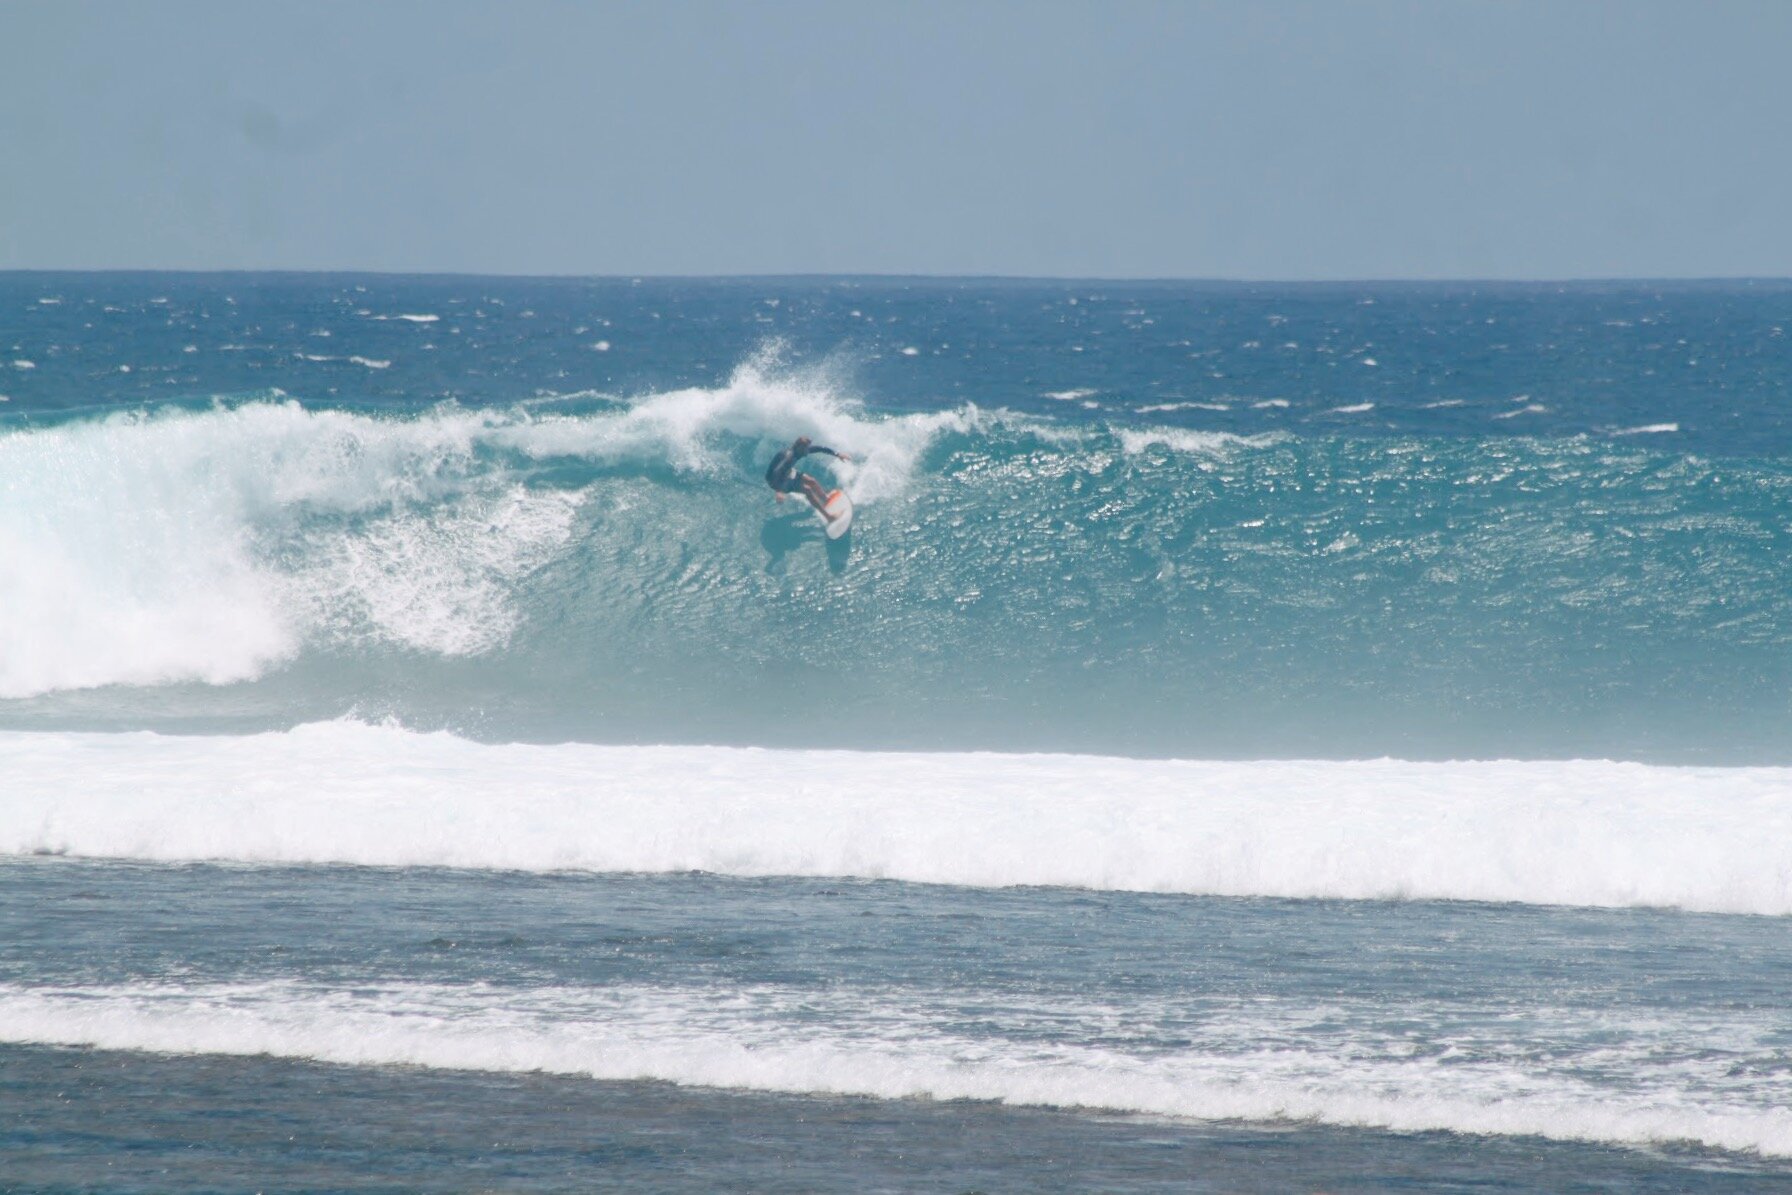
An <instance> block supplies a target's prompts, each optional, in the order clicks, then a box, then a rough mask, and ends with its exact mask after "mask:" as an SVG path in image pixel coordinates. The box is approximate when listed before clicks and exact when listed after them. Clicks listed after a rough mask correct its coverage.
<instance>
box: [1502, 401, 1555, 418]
mask: <svg viewBox="0 0 1792 1195" xmlns="http://www.w3.org/2000/svg"><path fill="white" fill-rule="evenodd" d="M1548 411H1549V408H1548V407H1546V406H1544V405H1543V404H1542V403H1540V402H1534V403H1531V404H1530V405H1529V406H1524V407H1519V408H1518V409H1517V410H1516V411H1502V412H1500V413H1499V414H1498V415H1495V416H1494V418H1495V419H1512V418H1514V417H1516V416H1519V415H1542V414H1545V413H1547V412H1548Z"/></svg>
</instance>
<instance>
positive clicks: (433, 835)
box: [0, 723, 1792, 915]
mask: <svg viewBox="0 0 1792 1195" xmlns="http://www.w3.org/2000/svg"><path fill="white" fill-rule="evenodd" d="M0 772H3V773H4V774H5V775H6V776H7V778H8V789H9V791H8V795H7V803H8V817H7V818H6V819H5V821H4V823H3V824H0V855H24V854H71V855H84V856H97V857H114V858H130V859H144V860H162V861H180V860H225V861H234V862H245V863H281V864H290V863H351V864H363V865H376V866H401V867H412V866H446V867H458V868H479V869H507V870H520V871H536V872H548V871H559V870H567V869H577V870H585V871H594V872H686V871H708V872H716V873H722V874H731V875H743V876H771V875H791V876H847V877H862V878H871V879H899V880H908V881H917V882H924V883H936V884H955V885H969V886H978V887H1004V886H1017V885H1026V886H1042V885H1043V886H1057V887H1068V888H1084V889H1097V890H1130V891H1150V892H1176V893H1196V894H1218V895H1241V896H1279V897H1320V898H1334V899H1390V898H1401V899H1404V898H1415V899H1455V900H1475V901H1503V902H1515V903H1526V904H1546V905H1581V906H1672V907H1678V908H1685V909H1693V910H1704V911H1710V912H1728V913H1752V914H1769V915H1784V914H1792V769H1786V768H1684V767H1660V766H1650V765H1644V764H1614V763H1592V762H1582V763H1555V762H1538V763H1448V764H1446V763H1433V764H1427V763H1403V762H1398V761H1393V760H1380V761H1358V762H1335V763H1334V762H1295V761H1289V762H1256V763H1234V764H1227V763H1197V762H1180V761H1152V760H1127V759H1111V758H1099V757H1086V756H1065V755H1035V756H1004V755H996V754H990V753H979V754H923V753H890V754H880V753H872V752H842V751H776V750H763V749H740V748H726V747H706V748H701V747H628V746H615V747H606V746H597V745H592V744H562V745H556V746H536V745H530V744H497V745H492V744H481V743H476V742H471V741H469V740H465V739H459V738H454V737H452V736H449V735H447V734H444V733H440V732H437V733H434V734H417V733H414V732H410V731H404V730H399V729H396V728H391V727H373V726H364V725H359V724H354V723H337V724H326V725H315V726H306V727H301V728H300V729H298V730H296V731H292V732H288V733H281V734H263V735H245V736H204V737H186V736H158V735H153V734H145V733H134V734H122V735H99V734H50V733H18V732H7V733H0Z"/></svg>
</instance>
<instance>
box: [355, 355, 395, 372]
mask: <svg viewBox="0 0 1792 1195" xmlns="http://www.w3.org/2000/svg"><path fill="white" fill-rule="evenodd" d="M349 360H350V361H353V362H354V363H355V364H356V365H365V366H366V367H367V368H368V369H385V368H386V367H388V366H389V365H391V364H392V362H390V361H376V360H374V359H373V358H372V357H350V358H349Z"/></svg>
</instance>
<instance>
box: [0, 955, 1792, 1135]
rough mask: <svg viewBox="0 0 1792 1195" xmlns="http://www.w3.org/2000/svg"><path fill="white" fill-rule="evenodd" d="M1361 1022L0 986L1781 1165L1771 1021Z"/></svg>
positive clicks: (775, 1000) (17, 993)
mask: <svg viewBox="0 0 1792 1195" xmlns="http://www.w3.org/2000/svg"><path fill="white" fill-rule="evenodd" d="M1367 1011H1368V1012H1369V1013H1372V1014H1376V1015H1371V1016H1365V1015H1364V1012H1365V1010H1363V1009H1359V1008H1356V1007H1354V1006H1352V1005H1351V1004H1350V1002H1349V1001H1347V1000H1341V1001H1338V1002H1335V1003H1334V1004H1331V1005H1328V1006H1326V1007H1322V1008H1320V1007H1312V1006H1302V1005H1296V1004H1292V1003H1288V1002H1282V1001H1273V1000H1256V1001H1251V1002H1247V1003H1245V1004H1242V1005H1235V1006H1231V1007H1225V1006H1222V1007H1219V1008H1214V1007H1211V1006H1208V1005H1191V1006H1189V1007H1176V1006H1173V1005H1168V1004H1166V1005H1164V1006H1162V1007H1159V1006H1155V1005H1153V1004H1152V1003H1151V1002H1145V1003H1143V1004H1138V1003H1134V1004H1129V1005H1128V1006H1127V1007H1126V1008H1125V1009H1124V1010H1118V1009H1115V1008H1114V1007H1111V1006H1107V1005H1102V1006H1093V1005H1083V1004H1079V1003H1077V1002H1075V1001H1074V1000H1070V999H1065V998H1051V997H1032V998H1017V997H1015V996H1014V995H1012V994H1008V993H1002V992H981V991H978V992H957V991H954V992H936V991H929V990H926V989H918V990H917V989H910V988H893V989H876V988H833V989H816V988H811V987H781V986H769V985H768V986H754V987H747V988H728V989H726V990H721V991H710V990H707V989H698V990H692V989H688V988H675V987H649V986H612V987H596V988H575V987H548V988H515V987H503V988H497V987H488V986H482V985H470V986H469V985H455V986H449V985H427V984H379V983H371V982H361V983H357V984H355V985H354V986H353V987H352V988H348V989H344V988H339V987H336V988H325V987H320V986H312V985H308V984H302V983H298V982H292V981H276V982H266V983H259V984H253V983H243V984H218V985H197V986H187V987H175V986H162V985H150V984H144V985H134V986H118V987H78V988H45V987H30V986H23V985H19V984H0V1041H8V1042H21V1043H24V1042H29V1043H45V1044H57V1045H68V1046H87V1047H97V1048H102V1049H130V1050H150V1051H156V1052H161V1053H174V1054H197V1053H210V1054H233V1055H250V1054H272V1055H277V1056H282V1057H294V1058H306V1059H316V1060H320V1061H326V1062H334V1063H340V1064H348V1065H363V1066H366V1065H410V1066H426V1067H445V1068H457V1069H472V1070H486V1071H497V1072H531V1071H543V1072H548V1073H558V1074H573V1075H588V1076H591V1077H594V1078H598V1079H609V1080H638V1079H655V1080H662V1081H670V1082H674V1083H680V1084H686V1085H693V1086H697V1085H700V1086H708V1087H727V1088H740V1089H749V1090H761V1091H788V1092H814V1093H826V1094H857V1095H871V1096H881V1097H886V1098H917V1097H920V1098H933V1099H979V1100H1000V1101H1004V1102H1007V1103H1013V1104H1028V1105H1043V1106H1049V1107H1092V1108H1105V1109H1115V1110H1123V1111H1132V1112H1144V1113H1153V1114H1158V1115H1168V1116H1180V1117H1190V1118H1197V1119H1247V1120H1259V1121H1265V1120H1313V1121H1319V1122H1323V1123H1329V1124H1341V1125H1357V1126H1371V1127H1378V1128H1386V1129H1393V1130H1397V1131H1407V1132H1413V1131H1436V1130H1446V1131H1455V1132H1467V1133H1480V1134H1493V1135H1503V1134H1524V1135H1536V1136H1541V1137H1547V1138H1554V1139H1558V1140H1563V1139H1566V1140H1587V1141H1598V1142H1609V1143H1620V1144H1638V1145H1640V1144H1650V1143H1669V1142H1685V1141H1691V1142H1696V1143H1698V1144H1701V1145H1705V1146H1711V1147H1717V1148H1721V1149H1729V1150H1744V1151H1754V1152H1758V1153H1761V1154H1767V1155H1776V1156H1786V1155H1792V1111H1789V1110H1788V1109H1787V1108H1786V1107H1785V1103H1786V1100H1787V1098H1788V1097H1789V1096H1792V1091H1788V1084H1787V1080H1786V1078H1785V1075H1784V1068H1783V1067H1776V1066H1773V1065H1772V1060H1773V1058H1774V1057H1775V1054H1776V1050H1775V1048H1774V1046H1773V1042H1774V1040H1775V1034H1776V1030H1777V1028H1778V1026H1777V1024H1776V1023H1775V1021H1774V1018H1771V1017H1770V1018H1765V1019H1763V1018H1755V1019H1754V1021H1753V1022H1747V1021H1745V1022H1744V1023H1738V1022H1737V1021H1736V1020H1735V1019H1734V1018H1730V1019H1724V1020H1716V1019H1710V1018H1700V1017H1699V1016H1697V1015H1696V1014H1688V1013H1681V1014H1677V1015H1675V1014H1669V1015H1662V1014H1657V1015H1656V1016H1654V1017H1653V1018H1652V1019H1644V1020H1640V1021H1639V1020H1637V1019H1634V1018H1626V1017H1624V1016H1623V1015H1621V1014H1619V1015H1615V1016H1611V1017H1610V1018H1609V1023H1607V1022H1606V1021H1603V1020H1601V1019H1600V1018H1598V1017H1596V1016H1592V1015H1589V1014H1587V1013H1586V1012H1585V1011H1583V1010H1576V1009H1550V1008H1527V1009H1525V1010H1524V1015H1523V1017H1522V1019H1521V1021H1520V1023H1519V1024H1518V1025H1517V1026H1515V1027H1514V1029H1513V1030H1510V1031H1506V1032H1504V1033H1503V1032H1502V1029H1501V1021H1502V1019H1509V1014H1510V1010H1507V1009H1501V1008H1498V1007H1489V1008H1486V1009H1479V1010H1477V1009H1474V1008H1473V1007H1472V1006H1471V1007H1467V1008H1455V1007H1449V1006H1445V1007H1441V1008H1440V1007H1433V1006H1426V1005H1419V1006H1415V1007H1413V1008H1411V1009H1408V1010H1406V1011H1405V1012H1404V1014H1403V1015H1402V1017H1401V1018H1400V1019H1399V1021H1398V1022H1397V1023H1396V1024H1395V1025H1393V1026H1386V1025H1385V1021H1386V1016H1385V1010H1384V1009H1379V1008H1375V1009H1369V1010H1367ZM1465 1012H1466V1013H1468V1014H1469V1015H1468V1016H1466V1017H1465V1016H1463V1014H1464V1013H1465ZM1476 1013H1479V1015H1475V1014H1476ZM1502 1014H1506V1015H1505V1016H1502ZM1117 1016H1123V1017H1124V1020H1125V1024H1126V1026H1127V1032H1125V1033H1123V1034H1118V1035H1117V1034H1116V1033H1115V1031H1114V1030H1115V1019H1116V1017H1117ZM1166 1019H1167V1020H1168V1021H1169V1023H1170V1024H1171V1025H1173V1027H1174V1032H1173V1033H1172V1034H1164V1036H1167V1037H1169V1038H1170V1039H1171V1040H1170V1041H1169V1042H1156V1041H1154V1038H1155V1036H1157V1035H1159V1034H1163V1028H1162V1027H1163V1026H1164V1025H1165V1023H1166ZM967 1023H969V1024H970V1025H974V1026H976V1027H977V1028H976V1029H974V1030H973V1029H961V1028H958V1026H964V1025H966V1024H967ZM1539 1039H1540V1040H1539ZM1751 1061H1753V1062H1757V1063H1758V1065H1756V1066H1754V1067H1749V1066H1746V1065H1745V1066H1744V1067H1742V1068H1740V1070H1741V1073H1738V1070H1737V1068H1736V1066H1735V1064H1736V1063H1738V1062H1743V1063H1748V1062H1751Z"/></svg>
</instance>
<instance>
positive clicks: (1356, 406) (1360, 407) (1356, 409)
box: [1326, 402, 1375, 415]
mask: <svg viewBox="0 0 1792 1195" xmlns="http://www.w3.org/2000/svg"><path fill="white" fill-rule="evenodd" d="M1374 409H1375V404H1374V403H1372V402H1358V403H1351V404H1350V405H1349V406H1347V407H1333V408H1331V409H1330V410H1329V411H1327V412H1326V414H1328V415H1361V414H1362V413H1363V412H1364V411H1373V410H1374Z"/></svg>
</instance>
